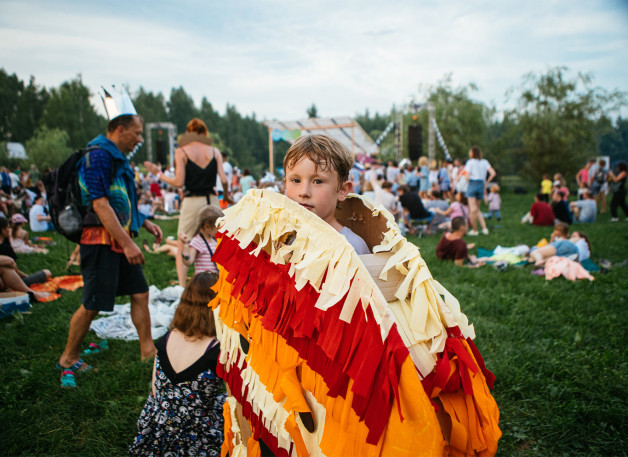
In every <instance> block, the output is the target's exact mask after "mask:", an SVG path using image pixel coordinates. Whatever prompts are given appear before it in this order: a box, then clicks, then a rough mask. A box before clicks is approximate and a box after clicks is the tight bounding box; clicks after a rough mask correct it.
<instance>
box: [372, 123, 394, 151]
mask: <svg viewBox="0 0 628 457" xmlns="http://www.w3.org/2000/svg"><path fill="white" fill-rule="evenodd" d="M394 126H395V123H394V122H392V121H391V122H390V123H389V124H388V125H387V126H386V128H385V129H384V131H383V132H382V133H381V134H380V135H379V136H378V137H377V139H376V140H375V144H376V145H377V146H379V144H380V143H381V142H382V141H384V138H386V136H387V135H388V134H389V133H390V131H391V130H392V129H393V127H394Z"/></svg>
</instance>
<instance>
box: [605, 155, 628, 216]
mask: <svg viewBox="0 0 628 457" xmlns="http://www.w3.org/2000/svg"><path fill="white" fill-rule="evenodd" d="M616 170H617V174H615V173H613V172H612V171H611V172H609V173H608V177H609V179H610V181H611V186H610V187H611V191H612V192H613V197H612V198H611V222H617V221H618V220H619V217H617V216H618V213H617V207H621V209H622V211H623V212H624V216H625V217H626V219H627V220H628V207H626V175H627V174H628V166H626V164H625V163H624V162H620V163H619V164H618V165H617V168H616Z"/></svg>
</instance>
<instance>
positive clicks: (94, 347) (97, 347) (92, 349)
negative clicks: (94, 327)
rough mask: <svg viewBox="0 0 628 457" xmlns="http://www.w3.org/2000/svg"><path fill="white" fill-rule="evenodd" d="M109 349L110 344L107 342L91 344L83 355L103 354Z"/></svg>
mask: <svg viewBox="0 0 628 457" xmlns="http://www.w3.org/2000/svg"><path fill="white" fill-rule="evenodd" d="M107 349H109V343H108V342H107V340H103V341H101V342H100V343H89V347H88V348H87V349H85V350H84V351H83V352H82V353H81V355H92V354H98V353H99V352H103V351H106V350H107Z"/></svg>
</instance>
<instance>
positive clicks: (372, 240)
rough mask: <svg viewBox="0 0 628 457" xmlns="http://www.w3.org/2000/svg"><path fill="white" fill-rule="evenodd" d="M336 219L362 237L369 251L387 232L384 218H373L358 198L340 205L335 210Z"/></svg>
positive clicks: (379, 216) (379, 215) (348, 199)
mask: <svg viewBox="0 0 628 457" xmlns="http://www.w3.org/2000/svg"><path fill="white" fill-rule="evenodd" d="M336 219H338V222H340V223H341V224H342V225H344V226H346V227H349V228H350V229H351V231H352V232H353V233H355V234H356V235H359V236H360V237H362V239H363V240H364V241H365V242H366V244H367V246H368V247H369V249H370V250H371V251H372V250H373V247H374V246H377V245H379V244H380V243H381V242H382V240H383V239H384V233H386V232H387V231H388V228H387V227H386V218H385V217H384V216H382V215H381V214H378V215H377V216H373V213H372V212H371V210H370V209H368V208H367V207H366V206H364V203H362V200H360V199H359V198H347V199H346V200H345V201H343V202H342V203H340V205H339V208H337V209H336Z"/></svg>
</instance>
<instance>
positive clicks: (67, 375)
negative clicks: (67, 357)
mask: <svg viewBox="0 0 628 457" xmlns="http://www.w3.org/2000/svg"><path fill="white" fill-rule="evenodd" d="M61 387H62V388H64V389H75V388H76V379H75V378H74V372H73V371H72V370H63V372H62V373H61Z"/></svg>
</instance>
